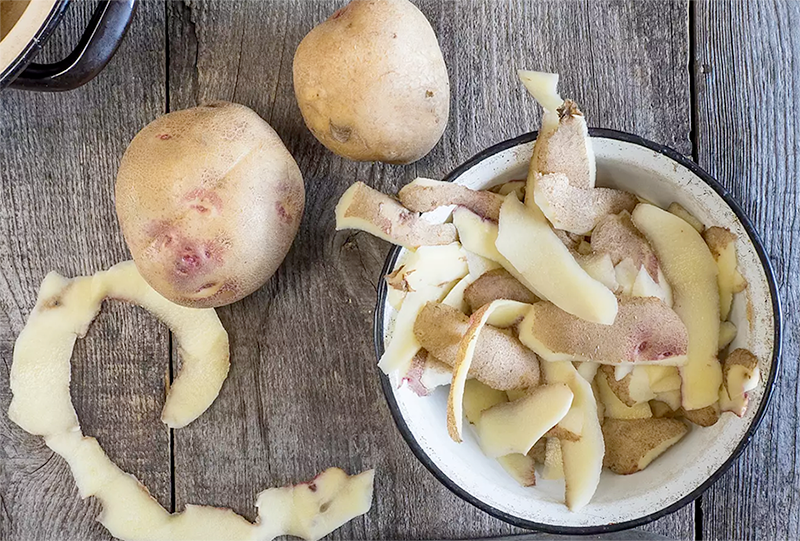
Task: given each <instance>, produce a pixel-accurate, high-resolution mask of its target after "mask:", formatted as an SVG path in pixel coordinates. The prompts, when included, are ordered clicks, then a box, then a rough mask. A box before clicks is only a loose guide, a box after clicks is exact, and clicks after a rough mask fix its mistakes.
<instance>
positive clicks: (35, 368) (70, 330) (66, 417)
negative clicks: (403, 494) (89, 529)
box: [9, 261, 374, 541]
mask: <svg viewBox="0 0 800 541" xmlns="http://www.w3.org/2000/svg"><path fill="white" fill-rule="evenodd" d="M151 292H152V293H151ZM106 297H112V298H120V299H124V300H127V301H129V302H133V303H136V304H140V305H141V306H142V307H144V308H146V309H152V310H153V311H154V313H155V314H156V315H157V316H159V317H162V318H163V319H164V320H165V322H166V323H167V324H173V325H177V326H183V325H185V324H186V322H187V321H189V319H187V318H188V317H189V316H190V314H191V317H193V318H194V321H195V322H196V321H197V318H200V320H201V321H203V318H205V322H206V323H207V322H212V323H215V324H216V325H217V326H218V328H219V332H217V333H216V337H213V336H212V337H206V340H207V341H206V342H203V341H202V337H201V336H200V335H201V334H208V333H209V328H208V325H199V324H198V325H197V326H196V327H194V328H192V327H189V328H188V329H187V328H181V329H180V331H181V332H180V333H176V335H178V336H179V339H187V340H191V341H195V342H194V343H193V344H192V345H191V346H190V345H189V342H184V343H183V346H184V347H185V349H184V350H183V352H184V354H186V353H188V354H189V356H188V357H185V359H184V368H183V370H182V371H181V373H180V374H179V378H180V377H183V378H184V380H183V381H185V382H188V383H186V384H185V385H189V386H191V385H192V384H193V383H194V384H196V385H197V392H196V393H195V394H191V393H190V392H189V390H188V387H180V386H173V388H172V389H171V392H170V396H173V397H174V396H175V395H176V393H177V396H178V398H177V399H175V398H173V403H174V404H176V405H175V406H174V410H175V411H174V412H173V413H175V415H176V417H175V419H178V420H179V422H183V421H186V420H187V419H188V420H189V421H191V420H193V419H194V418H196V417H197V416H199V415H200V414H201V413H202V412H203V411H205V409H206V408H207V407H208V405H209V404H210V403H211V402H212V401H213V399H214V398H215V397H216V393H217V392H218V390H219V387H220V386H221V385H222V381H219V382H218V384H216V383H209V380H214V378H215V377H216V378H217V379H219V376H220V374H221V375H222V380H224V376H225V375H226V374H227V363H228V347H227V344H228V342H227V334H226V333H225V331H224V329H223V328H222V326H221V324H219V320H218V319H216V313H215V311H214V310H213V309H202V310H201V309H191V308H184V307H181V306H177V305H174V306H173V305H172V303H170V302H169V301H166V300H165V299H163V298H162V297H160V296H159V295H158V294H157V293H155V291H154V290H152V289H151V288H149V286H148V285H147V284H146V282H144V279H143V278H142V277H141V276H140V275H139V273H138V271H137V270H136V267H135V266H134V265H133V262H130V261H128V262H124V263H120V264H118V265H116V266H114V267H112V268H111V269H109V270H108V271H106V272H101V273H97V274H96V275H94V276H91V277H89V276H82V277H78V278H74V279H71V280H69V279H66V278H63V277H61V276H59V275H58V274H56V273H50V274H48V276H47V277H46V278H45V280H44V282H43V283H42V287H41V288H40V291H39V296H38V300H37V303H36V306H35V308H34V310H33V312H32V313H31V315H30V317H29V318H28V322H27V324H26V325H25V328H24V329H23V331H22V333H20V336H19V338H18V339H17V343H16V344H15V348H14V363H13V365H12V368H11V390H12V393H13V398H12V401H11V405H10V407H9V417H10V418H11V420H12V421H14V422H15V423H17V424H18V425H19V426H20V427H22V428H23V429H25V430H26V431H28V432H30V433H32V434H36V435H41V436H44V437H45V443H46V444H47V445H48V447H50V448H51V449H52V450H53V451H54V452H55V453H56V454H58V455H59V456H61V457H62V458H64V459H65V460H66V461H67V463H68V464H69V466H70V469H71V471H72V474H73V477H74V478H75V482H76V484H77V486H78V491H79V493H80V495H81V497H82V498H87V497H89V496H93V497H95V498H97V499H98V500H99V501H100V503H101V504H102V507H103V510H102V511H101V513H100V516H99V517H98V521H99V522H100V523H101V524H103V526H105V528H106V529H107V530H108V531H109V532H110V533H111V534H112V535H113V536H114V537H117V538H119V539H123V540H127V541H150V540H152V541H169V540H173V539H174V540H178V539H191V540H198V541H199V540H205V539H207V540H215V539H222V538H224V539H228V540H252V541H266V540H271V539H274V538H275V537H277V536H280V535H286V534H289V535H296V536H299V537H303V538H304V539H307V540H316V539H319V538H320V537H322V536H324V535H326V534H328V533H329V532H331V531H332V530H334V529H336V528H338V527H339V526H341V525H342V524H344V523H345V522H347V521H348V520H350V519H352V518H354V517H356V516H358V515H361V514H363V513H366V512H367V511H368V510H369V508H370V506H371V502H372V485H373V477H374V471H373V470H369V471H366V472H363V473H361V474H359V475H356V476H353V477H350V476H348V475H347V474H346V473H344V472H343V471H342V470H339V469H338V468H331V469H329V470H326V471H325V472H323V473H322V474H320V475H319V476H318V477H317V478H316V479H314V480H313V481H311V482H310V483H304V484H301V485H297V486H295V487H283V488H277V489H268V490H265V491H263V492H261V493H260V494H259V496H258V501H257V503H256V505H257V507H258V511H259V512H258V520H257V522H256V523H255V524H252V523H250V522H248V521H247V520H246V519H245V518H244V517H241V516H239V515H237V514H236V513H234V512H233V511H231V510H229V509H221V508H215V507H209V506H197V505H187V506H186V508H185V510H184V511H183V512H181V513H175V514H170V513H169V512H168V511H166V510H165V509H164V508H163V507H161V505H159V503H158V502H157V501H156V500H155V499H154V498H153V497H152V496H151V495H150V493H149V492H148V490H147V489H146V488H145V487H144V486H143V485H142V484H141V483H140V482H139V481H138V480H137V479H136V478H135V477H134V476H132V475H130V474H127V473H125V472H124V471H122V470H121V469H119V468H118V467H117V466H116V465H115V464H114V463H113V462H112V461H111V460H110V459H109V458H108V456H107V455H106V454H105V452H104V451H103V449H102V448H101V447H100V445H99V444H98V442H97V440H95V439H94V438H88V437H85V436H84V435H83V434H82V432H81V429H80V425H79V424H78V419H77V415H76V413H75V408H74V406H73V404H72V401H71V399H70V395H69V381H70V358H71V356H72V350H73V347H74V344H75V340H76V338H77V337H79V336H83V335H84V334H85V333H86V331H87V329H88V327H89V325H90V324H91V322H92V320H93V319H94V317H95V316H96V315H97V313H98V312H99V309H100V306H101V303H102V301H103V299H104V298H106ZM212 316H213V317H212ZM212 330H213V325H212ZM211 334H214V333H213V332H212V333H211ZM223 337H224V348H222V346H221V343H222V342H221V341H220V340H221V339H222V338H223ZM198 344H199V345H205V346H207V347H209V348H210V350H209V351H208V352H206V353H208V354H209V355H216V354H218V353H219V352H218V351H215V348H216V349H224V353H225V355H224V356H222V357H219V356H218V359H219V358H224V363H225V368H224V370H219V369H217V370H216V371H212V372H211V373H210V375H211V377H208V376H209V374H208V373H204V372H205V371H204V369H203V367H202V366H200V367H197V366H195V367H191V366H186V365H187V363H188V364H189V365H191V364H197V362H198V359H199V360H202V359H203V357H202V356H201V357H199V358H197V357H192V355H195V354H197V353H200V352H199V351H198V347H199V346H198ZM187 369H188V370H189V372H187ZM176 381H177V380H176ZM209 390H212V391H213V396H212V397H211V398H210V400H209V399H208V396H204V393H207V392H208V391H209ZM198 393H199V394H198ZM168 401H169V396H168ZM165 409H166V408H165ZM166 417H167V418H169V419H172V416H171V414H167V415H166Z"/></svg>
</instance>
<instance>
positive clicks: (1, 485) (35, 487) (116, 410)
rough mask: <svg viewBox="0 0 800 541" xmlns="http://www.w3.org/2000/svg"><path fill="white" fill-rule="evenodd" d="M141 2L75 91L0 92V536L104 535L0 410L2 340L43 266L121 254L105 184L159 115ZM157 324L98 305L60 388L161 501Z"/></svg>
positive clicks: (74, 265) (155, 28) (96, 264)
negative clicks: (116, 46)
mask: <svg viewBox="0 0 800 541" xmlns="http://www.w3.org/2000/svg"><path fill="white" fill-rule="evenodd" d="M154 6H155V7H160V8H161V9H148V6H146V5H143V6H141V7H142V8H143V9H140V11H139V13H138V14H137V16H136V18H135V20H134V23H133V26H132V27H131V31H130V33H129V35H128V39H127V40H126V41H125V43H124V44H123V45H122V47H121V48H120V50H119V52H118V54H117V56H116V57H115V58H114V59H113V60H112V61H111V63H110V64H109V65H108V67H107V68H106V69H105V70H104V71H103V73H101V74H100V76H99V77H98V78H97V79H95V80H94V81H93V82H91V83H90V84H88V85H86V86H85V87H83V88H81V89H79V90H76V91H73V92H69V93H62V94H38V93H32V92H18V91H10V90H6V91H3V92H2V98H0V357H2V360H3V362H2V363H1V364H0V373H2V377H0V410H1V411H2V412H3V414H2V415H0V442H2V444H1V445H0V498H2V502H1V503H2V505H1V506H0V539H3V540H4V541H5V540H8V541H12V540H14V541H16V540H20V541H27V540H30V539H37V540H40V539H41V540H44V539H48V540H49V539H65V540H66V539H69V540H75V539H109V538H110V536H109V534H108V532H106V531H105V530H104V529H103V528H102V527H101V526H100V525H99V524H98V523H97V522H95V517H96V515H97V513H98V511H99V505H97V503H96V502H94V501H81V500H80V498H79V496H78V493H77V490H76V488H75V484H74V482H73V480H72V476H71V474H70V472H69V469H68V467H67V465H66V463H65V462H64V461H63V460H61V459H60V458H59V457H57V456H55V455H53V453H51V452H50V450H49V449H48V448H47V447H46V446H45V445H44V442H43V440H42V438H40V437H35V436H31V435H29V434H27V433H25V432H23V431H22V430H21V429H20V428H19V427H17V426H16V425H14V424H13V423H11V421H9V420H8V418H7V417H6V415H5V411H6V410H7V408H8V404H9V401H10V399H11V396H10V391H9V387H8V368H9V366H10V365H11V355H12V348H13V344H14V339H15V337H16V335H17V334H18V333H19V331H20V330H21V329H22V326H23V325H24V322H25V319H26V318H27V315H28V313H29V312H30V310H31V309H32V308H33V305H34V302H35V300H36V292H37V289H38V286H39V284H40V282H41V280H42V279H43V278H44V276H45V274H46V273H47V272H48V271H50V270H57V271H59V272H61V273H63V274H65V275H67V276H73V275H77V274H86V273H92V272H95V271H98V270H101V269H103V268H106V267H108V266H110V265H112V264H113V263H116V262H118V261H121V260H124V259H127V258H128V257H129V255H128V253H127V249H126V248H125V243H124V241H123V240H122V237H121V235H120V232H119V228H118V226H117V220H116V216H115V214H114V205H113V184H114V177H115V174H116V169H117V164H118V160H119V158H120V156H121V155H122V152H123V151H124V149H125V147H126V145H127V143H128V141H129V140H130V138H131V137H133V135H134V134H135V133H136V131H137V130H138V129H139V128H140V127H141V126H143V125H144V124H145V123H146V122H148V121H149V120H151V119H152V118H154V117H155V116H156V115H158V114H159V113H161V112H162V111H163V107H164V101H165V97H164V94H165V81H164V61H165V54H164V24H165V23H164V10H163V5H161V4H158V5H154ZM93 8H94V2H73V3H72V6H71V7H70V8H69V10H68V12H67V15H66V17H65V19H64V21H63V24H62V25H61V26H60V27H59V29H58V31H57V32H58V33H57V35H56V36H54V38H53V40H52V41H51V42H49V43H48V45H47V48H48V50H47V51H46V53H45V55H44V56H43V58H50V59H56V58H61V57H63V56H64V55H65V54H66V52H68V50H69V48H70V46H71V44H73V43H74V42H75V40H76V37H77V36H78V35H80V33H81V32H82V30H83V26H84V25H85V24H86V22H87V21H88V19H89V16H90V15H91V11H92V9H93ZM167 367H168V334H167V331H166V329H165V328H164V327H163V326H161V325H160V324H159V323H158V322H157V321H155V320H154V318H152V317H151V316H147V315H145V314H143V313H142V312H141V311H139V310H135V309H134V308H131V307H127V306H119V305H112V306H109V307H107V308H106V309H105V310H104V311H103V313H101V315H100V316H99V317H98V319H97V321H96V322H95V324H94V325H93V327H92V328H91V330H90V332H89V335H88V336H87V338H86V339H85V340H83V341H81V342H79V344H78V346H77V347H76V349H75V355H74V358H73V369H72V394H73V399H74V402H75V405H76V409H77V411H78V415H79V417H80V419H81V421H82V425H83V429H84V432H85V433H87V434H89V435H93V436H96V437H97V438H98V439H99V440H100V443H101V444H102V445H103V446H104V448H105V449H106V451H107V452H108V454H109V455H110V457H111V458H112V459H113V460H115V461H116V462H117V463H118V464H119V465H120V466H121V467H122V468H123V469H125V470H126V471H129V472H131V473H133V474H135V475H136V476H137V477H138V478H139V479H141V480H142V481H143V482H144V483H145V484H146V485H147V486H148V487H149V488H150V490H151V491H152V493H153V494H154V495H155V496H156V497H157V498H158V500H159V501H160V502H161V503H162V504H165V505H169V503H170V499H171V490H170V463H169V439H168V438H169V433H168V431H167V430H166V429H165V428H164V425H163V424H162V423H161V421H160V420H159V414H160V408H161V405H162V404H163V396H164V391H163V388H164V374H165V371H166V370H167Z"/></svg>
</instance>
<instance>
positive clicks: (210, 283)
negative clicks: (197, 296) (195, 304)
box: [197, 282, 217, 293]
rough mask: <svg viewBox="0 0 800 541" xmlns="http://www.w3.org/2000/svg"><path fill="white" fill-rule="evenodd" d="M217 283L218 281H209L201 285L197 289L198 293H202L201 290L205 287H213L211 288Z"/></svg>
mask: <svg viewBox="0 0 800 541" xmlns="http://www.w3.org/2000/svg"><path fill="white" fill-rule="evenodd" d="M215 285H217V283H216V282H209V283H207V284H203V285H202V286H200V287H199V288H198V289H197V293H200V292H201V291H203V290H204V289H211V288H212V287H214V286H215Z"/></svg>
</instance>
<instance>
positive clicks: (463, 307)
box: [442, 274, 475, 314]
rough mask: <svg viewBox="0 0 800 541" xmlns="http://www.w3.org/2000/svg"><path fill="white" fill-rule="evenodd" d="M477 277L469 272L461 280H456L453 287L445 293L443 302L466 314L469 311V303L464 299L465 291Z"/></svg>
mask: <svg viewBox="0 0 800 541" xmlns="http://www.w3.org/2000/svg"><path fill="white" fill-rule="evenodd" d="M474 281H475V279H474V278H473V277H472V276H471V275H469V274H467V275H466V276H464V277H463V278H462V279H461V280H459V281H458V282H456V285H454V286H453V289H451V290H450V292H449V293H448V294H447V295H445V297H444V299H442V304H446V305H447V306H452V307H453V308H455V309H457V310H459V311H460V312H462V313H464V314H468V313H469V311H470V310H469V304H468V303H467V301H466V300H465V299H464V292H465V291H466V289H467V288H468V287H469V285H470V284H471V283H472V282H474Z"/></svg>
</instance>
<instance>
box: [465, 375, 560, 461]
mask: <svg viewBox="0 0 800 541" xmlns="http://www.w3.org/2000/svg"><path fill="white" fill-rule="evenodd" d="M572 397H573V395H572V391H571V390H570V388H569V387H568V386H567V385H566V384H563V383H560V384H559V383H556V384H548V385H541V386H539V387H537V388H536V389H533V390H532V391H531V392H529V393H528V394H526V395H525V396H523V397H522V398H520V399H519V400H515V401H514V402H507V403H501V404H497V405H495V406H492V407H491V408H489V409H487V410H485V411H484V412H483V413H482V414H481V417H480V422H479V423H478V425H477V431H478V439H479V440H480V444H481V449H483V452H484V454H485V455H486V456H488V457H491V458H497V457H500V456H505V455H508V454H512V453H520V454H523V455H524V454H527V453H528V451H530V450H531V447H533V444H535V443H536V442H537V441H539V439H540V438H541V437H542V436H544V435H545V433H546V432H547V431H548V430H550V429H551V428H553V427H554V426H555V425H556V424H558V422H559V421H560V420H561V419H563V418H564V416H565V415H566V414H567V412H568V411H569V408H570V406H571V405H572Z"/></svg>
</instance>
